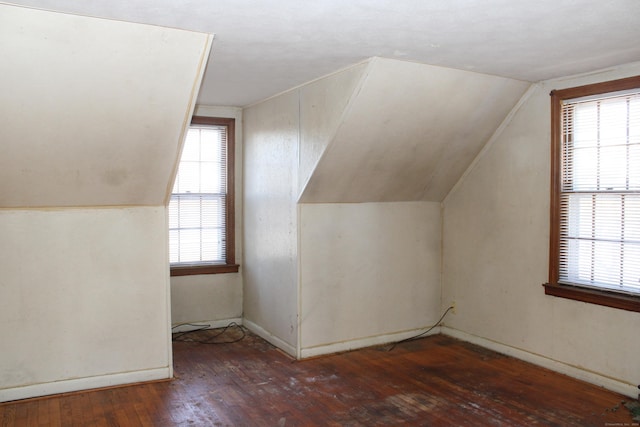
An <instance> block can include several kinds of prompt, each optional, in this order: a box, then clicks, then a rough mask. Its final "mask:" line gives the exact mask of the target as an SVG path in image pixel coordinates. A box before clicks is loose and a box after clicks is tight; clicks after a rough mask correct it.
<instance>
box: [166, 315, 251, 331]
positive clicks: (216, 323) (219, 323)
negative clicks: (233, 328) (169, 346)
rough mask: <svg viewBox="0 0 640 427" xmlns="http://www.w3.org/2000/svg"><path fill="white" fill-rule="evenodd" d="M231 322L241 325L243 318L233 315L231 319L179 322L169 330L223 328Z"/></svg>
mask: <svg viewBox="0 0 640 427" xmlns="http://www.w3.org/2000/svg"><path fill="white" fill-rule="evenodd" d="M231 323H236V324H238V325H242V323H243V320H242V319H241V318H240V317H234V318H232V319H223V320H203V321H198V322H181V323H176V324H174V325H171V332H174V333H175V332H189V331H195V330H198V329H200V328H203V327H204V328H205V329H217V328H224V327H225V326H229V325H230V324H231Z"/></svg>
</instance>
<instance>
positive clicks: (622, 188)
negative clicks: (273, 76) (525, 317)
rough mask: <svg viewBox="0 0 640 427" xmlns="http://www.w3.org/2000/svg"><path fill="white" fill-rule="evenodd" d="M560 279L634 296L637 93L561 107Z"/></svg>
mask: <svg viewBox="0 0 640 427" xmlns="http://www.w3.org/2000/svg"><path fill="white" fill-rule="evenodd" d="M561 151H562V161H561V164H562V173H561V177H562V184H561V194H560V218H561V220H560V244H559V252H560V259H559V276H560V281H561V282H563V283H571V284H579V285H584V286H589V287H598V288H602V289H609V290H616V291H620V292H625V293H631V294H640V93H638V91H636V92H634V93H630V92H628V91H627V92H625V93H624V94H622V95H618V96H615V97H602V98H600V99H598V98H594V97H590V98H589V99H586V100H584V99H582V100H578V101H574V100H566V101H564V104H563V107H562V150H561Z"/></svg>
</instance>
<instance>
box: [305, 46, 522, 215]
mask: <svg viewBox="0 0 640 427" xmlns="http://www.w3.org/2000/svg"><path fill="white" fill-rule="evenodd" d="M333 78H336V77H335V76H330V77H328V79H333ZM362 79H363V80H362V82H361V84H360V86H359V87H358V90H356V91H354V93H353V94H352V98H351V100H350V102H349V104H348V105H347V107H346V108H345V109H344V113H343V116H342V121H341V122H340V123H339V124H338V126H337V129H336V130H335V134H334V137H333V138H332V140H331V141H330V142H329V143H328V145H327V148H326V149H325V150H324V152H323V153H322V155H321V157H320V160H319V161H318V163H317V165H316V167H315V169H314V171H313V173H312V174H311V176H310V178H309V180H308V181H307V184H306V186H305V187H304V190H303V191H302V194H301V196H300V199H299V201H300V202H305V203H354V202H391V201H417V200H424V201H442V200H443V198H444V197H445V196H446V194H447V193H448V192H449V190H450V189H451V188H452V187H453V185H454V184H455V183H456V182H457V180H458V179H459V178H460V176H461V175H462V174H463V173H464V171H465V170H466V168H467V167H468V166H469V164H470V163H471V162H472V160H473V159H474V157H475V156H476V155H477V154H478V152H479V151H480V149H481V148H482V147H483V145H484V144H485V143H486V142H487V141H488V140H489V138H490V137H491V135H492V134H493V132H494V131H495V130H496V129H497V128H498V127H499V125H500V123H501V122H502V121H503V120H504V118H505V117H506V116H507V115H508V113H509V111H510V110H511V109H512V108H513V107H514V105H515V104H516V103H517V102H518V100H519V99H520V97H521V96H522V95H523V94H524V92H525V91H526V89H527V88H528V87H529V83H527V82H523V81H519V80H513V79H508V78H502V77H495V76H490V75H486V74H479V73H474V72H470V71H461V70H454V69H448V68H442V67H435V66H430V65H424V64H418V63H412V62H405V61H398V60H391V59H382V58H374V59H373V60H371V62H370V63H369V67H368V70H367V72H366V73H365V74H364V75H363V77H362Z"/></svg>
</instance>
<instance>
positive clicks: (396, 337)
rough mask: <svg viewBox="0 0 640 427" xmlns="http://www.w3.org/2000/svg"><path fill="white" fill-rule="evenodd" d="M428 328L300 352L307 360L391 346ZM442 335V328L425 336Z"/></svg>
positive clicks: (311, 348) (309, 348)
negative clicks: (380, 346)
mask: <svg viewBox="0 0 640 427" xmlns="http://www.w3.org/2000/svg"><path fill="white" fill-rule="evenodd" d="M427 330H428V328H423V329H414V330H411V331H404V332H397V333H393V334H385V335H376V336H373V337H366V338H360V339H355V340H350V341H343V342H337V343H331V344H325V345H319V346H314V347H307V348H303V349H301V350H300V358H301V359H306V358H309V357H316V356H322V355H325V354H331V353H340V352H343V351H350V350H356V349H358V348H365V347H372V346H376V345H382V344H390V343H394V342H398V341H402V340H405V339H407V338H411V337H414V336H416V335H419V334H422V333H424V332H426V331H427ZM439 333H440V327H439V326H438V327H435V328H433V329H432V330H431V331H429V333H426V334H424V335H423V336H425V337H426V336H429V335H436V334H439Z"/></svg>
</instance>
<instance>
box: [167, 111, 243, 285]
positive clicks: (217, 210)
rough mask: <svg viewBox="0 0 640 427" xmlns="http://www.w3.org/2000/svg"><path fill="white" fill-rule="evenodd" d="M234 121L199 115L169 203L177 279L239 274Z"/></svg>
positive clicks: (171, 255)
mask: <svg viewBox="0 0 640 427" xmlns="http://www.w3.org/2000/svg"><path fill="white" fill-rule="evenodd" d="M234 133H235V122H234V120H233V119H219V118H210V117H194V118H193V119H192V122H191V126H190V127H189V130H188V132H187V136H186V139H185V142H184V146H183V149H182V156H181V158H180V163H179V166H178V172H177V174H176V179H175V182H174V186H173V190H172V193H171V200H170V202H169V259H170V263H171V275H172V276H180V275H187V274H210V273H227V272H235V271H238V266H237V265H236V263H235V251H234V194H233V193H234V192H233V187H234V185H233V182H234V180H233V174H234V165H233V152H234Z"/></svg>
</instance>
